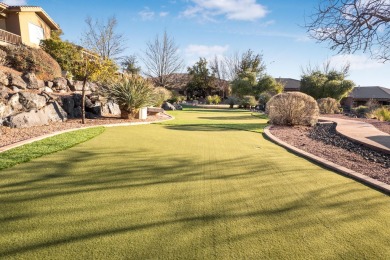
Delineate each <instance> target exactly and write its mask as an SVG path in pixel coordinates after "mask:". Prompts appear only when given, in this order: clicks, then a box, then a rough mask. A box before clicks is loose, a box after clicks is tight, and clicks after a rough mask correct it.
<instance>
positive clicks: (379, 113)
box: [366, 107, 390, 122]
mask: <svg viewBox="0 0 390 260" xmlns="http://www.w3.org/2000/svg"><path fill="white" fill-rule="evenodd" d="M366 117H368V118H376V119H378V120H380V121H388V122H389V121H390V110H389V109H388V108H387V107H380V108H377V109H375V110H373V111H371V112H368V113H367V114H366Z"/></svg>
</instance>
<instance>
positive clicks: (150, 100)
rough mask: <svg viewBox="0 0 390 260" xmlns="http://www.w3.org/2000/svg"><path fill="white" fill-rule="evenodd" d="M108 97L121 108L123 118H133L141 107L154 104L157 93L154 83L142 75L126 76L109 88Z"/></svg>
mask: <svg viewBox="0 0 390 260" xmlns="http://www.w3.org/2000/svg"><path fill="white" fill-rule="evenodd" d="M107 92H108V93H107V94H108V97H109V98H111V99H112V100H114V101H115V102H116V103H117V104H118V105H119V108H120V110H121V117H122V118H126V119H128V118H133V117H134V116H135V115H136V113H137V112H138V110H139V109H140V108H141V107H145V106H150V105H154V104H155V102H156V94H155V92H154V90H153V87H152V85H151V84H150V83H149V82H148V81H147V80H145V79H143V78H142V77H140V76H136V75H134V76H129V77H124V78H123V79H122V80H120V81H118V82H117V83H116V84H114V85H113V86H112V87H111V88H108V89H107Z"/></svg>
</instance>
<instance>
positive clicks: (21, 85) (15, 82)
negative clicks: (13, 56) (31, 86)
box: [8, 73, 27, 89]
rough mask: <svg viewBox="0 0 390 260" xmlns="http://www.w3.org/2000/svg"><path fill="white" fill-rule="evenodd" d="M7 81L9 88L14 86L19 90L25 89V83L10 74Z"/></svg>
mask: <svg viewBox="0 0 390 260" xmlns="http://www.w3.org/2000/svg"><path fill="white" fill-rule="evenodd" d="M8 80H9V86H15V87H17V88H19V89H26V88H27V83H26V82H24V80H23V79H22V77H21V76H18V75H15V74H13V73H11V74H10V75H9V77H8Z"/></svg>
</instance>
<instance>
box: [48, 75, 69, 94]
mask: <svg viewBox="0 0 390 260" xmlns="http://www.w3.org/2000/svg"><path fill="white" fill-rule="evenodd" d="M52 88H53V89H55V90H57V91H61V90H64V91H67V90H68V82H67V80H66V78H55V79H54V80H53V87H52Z"/></svg>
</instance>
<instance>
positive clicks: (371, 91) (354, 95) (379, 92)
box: [341, 86, 390, 107]
mask: <svg viewBox="0 0 390 260" xmlns="http://www.w3.org/2000/svg"><path fill="white" fill-rule="evenodd" d="M370 99H373V100H375V101H377V102H378V103H379V104H380V105H390V89H388V88H384V87H379V86H373V87H355V88H354V89H353V90H352V92H351V93H350V94H349V95H348V97H346V98H343V100H341V104H342V105H344V106H347V107H357V106H362V105H365V104H366V103H367V101H369V100H370Z"/></svg>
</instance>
